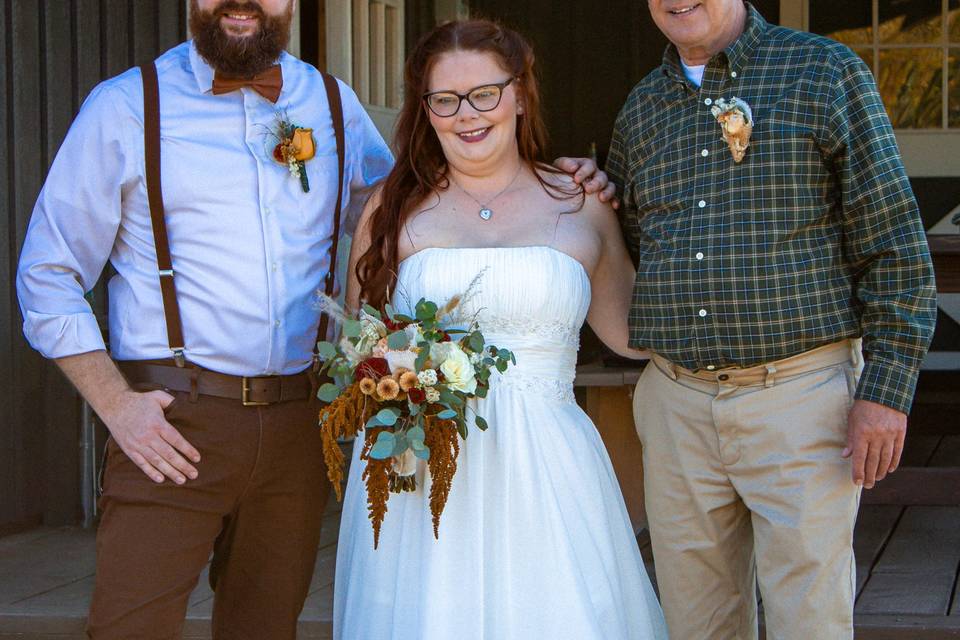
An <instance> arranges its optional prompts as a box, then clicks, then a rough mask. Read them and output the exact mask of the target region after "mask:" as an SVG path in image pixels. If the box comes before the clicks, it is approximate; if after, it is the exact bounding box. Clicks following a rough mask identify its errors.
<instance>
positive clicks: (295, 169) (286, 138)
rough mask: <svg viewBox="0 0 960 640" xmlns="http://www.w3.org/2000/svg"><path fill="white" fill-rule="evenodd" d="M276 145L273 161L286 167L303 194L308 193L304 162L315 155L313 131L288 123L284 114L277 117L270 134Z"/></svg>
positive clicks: (308, 185)
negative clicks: (298, 183) (275, 126)
mask: <svg viewBox="0 0 960 640" xmlns="http://www.w3.org/2000/svg"><path fill="white" fill-rule="evenodd" d="M272 137H274V138H276V140H277V144H276V146H275V147H274V148H273V159H274V160H276V161H277V162H279V163H280V164H282V165H286V167H287V169H288V170H289V171H290V175H292V176H293V177H295V178H299V180H300V186H301V187H303V192H304V193H307V192H309V191H310V180H309V179H308V178H307V167H306V162H307V161H308V160H310V159H312V158H313V156H314V155H315V154H316V145H315V144H314V141H313V129H307V128H306V127H301V126H300V125H297V124H294V123H292V122H290V121H289V120H288V119H287V117H286V114H282V115H278V116H277V129H276V131H274V132H272Z"/></svg>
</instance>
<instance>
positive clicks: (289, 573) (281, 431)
mask: <svg viewBox="0 0 960 640" xmlns="http://www.w3.org/2000/svg"><path fill="white" fill-rule="evenodd" d="M175 395H176V399H175V400H174V402H173V404H171V405H170V406H169V407H168V408H167V411H166V413H167V420H168V421H169V422H170V423H171V424H172V425H173V426H175V427H176V428H177V429H178V430H180V432H181V433H182V434H183V436H184V437H185V438H186V439H187V440H188V441H189V442H190V443H191V444H193V445H194V447H196V448H197V450H198V451H199V452H200V455H201V456H202V461H201V462H200V463H199V464H197V465H196V467H197V470H198V471H199V474H200V475H199V477H198V478H197V479H196V480H192V481H189V480H188V481H187V484H186V485H183V486H177V485H175V484H174V483H173V482H171V481H170V480H167V481H165V482H164V483H163V484H154V483H153V481H151V480H150V479H149V478H148V477H147V476H145V475H144V474H143V472H141V471H140V469H139V468H138V467H136V465H134V464H133V462H131V461H130V459H129V458H127V456H126V454H124V453H123V451H121V450H120V448H119V447H118V446H117V445H116V444H115V443H114V442H113V441H112V440H111V441H110V442H109V443H108V453H107V467H106V472H105V474H104V482H103V496H102V498H101V501H100V507H101V510H102V514H103V515H102V519H101V521H100V526H99V528H98V531H97V571H96V586H95V589H94V594H93V603H92V605H91V609H90V616H89V622H88V627H87V633H88V635H89V636H90V637H91V638H94V639H95V640H141V639H150V640H168V639H169V640H173V639H178V638H180V637H181V631H182V628H183V622H184V615H185V613H186V609H187V599H188V598H189V596H190V593H191V591H192V590H193V588H194V586H196V584H197V579H198V577H199V576H200V573H201V571H203V568H204V566H205V565H206V564H207V561H208V560H209V559H210V556H211V553H212V554H213V563H212V565H211V571H210V573H211V582H213V581H214V578H215V579H216V586H215V597H214V603H213V638H215V639H217V640H268V639H269V640H293V639H294V638H295V637H296V628H297V618H298V617H299V615H300V611H301V609H302V608H303V602H304V599H305V598H306V596H307V592H308V588H309V585H310V577H311V575H312V574H313V567H314V562H315V560H316V554H317V547H318V544H319V538H320V520H321V517H322V514H323V508H324V504H325V503H326V500H327V496H328V494H329V490H330V484H329V482H328V481H327V477H326V468H325V467H324V464H323V455H322V453H321V440H320V429H318V428H317V411H318V407H317V406H316V404H314V403H310V402H307V401H306V400H298V401H290V402H281V403H278V404H273V405H269V406H264V407H244V406H242V405H241V403H240V401H239V400H229V399H224V398H214V397H210V396H199V398H198V399H197V401H196V402H191V400H190V399H189V394H187V393H177V394H175Z"/></svg>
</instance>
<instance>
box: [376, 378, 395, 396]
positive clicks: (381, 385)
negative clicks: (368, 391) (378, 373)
mask: <svg viewBox="0 0 960 640" xmlns="http://www.w3.org/2000/svg"><path fill="white" fill-rule="evenodd" d="M377 395H379V396H380V397H381V398H383V399H384V400H396V398H397V396H398V395H400V384H399V383H398V382H397V381H396V380H394V379H393V378H383V379H382V380H380V382H378V383H377Z"/></svg>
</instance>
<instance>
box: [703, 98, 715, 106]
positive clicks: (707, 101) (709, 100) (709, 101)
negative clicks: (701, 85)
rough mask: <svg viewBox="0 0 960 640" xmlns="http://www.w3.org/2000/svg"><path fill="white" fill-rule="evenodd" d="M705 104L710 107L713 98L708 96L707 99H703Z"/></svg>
mask: <svg viewBox="0 0 960 640" xmlns="http://www.w3.org/2000/svg"><path fill="white" fill-rule="evenodd" d="M703 104H705V105H707V106H708V107H709V106H710V105H712V104H713V100H711V99H710V98H707V99H706V100H704V101H703Z"/></svg>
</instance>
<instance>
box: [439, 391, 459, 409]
mask: <svg viewBox="0 0 960 640" xmlns="http://www.w3.org/2000/svg"><path fill="white" fill-rule="evenodd" d="M440 402H444V403H446V404H448V405H454V406H458V407H459V406H460V405H462V404H463V398H461V397H460V396H458V395H457V394H455V393H454V392H452V391H450V390H449V389H441V390H440Z"/></svg>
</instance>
